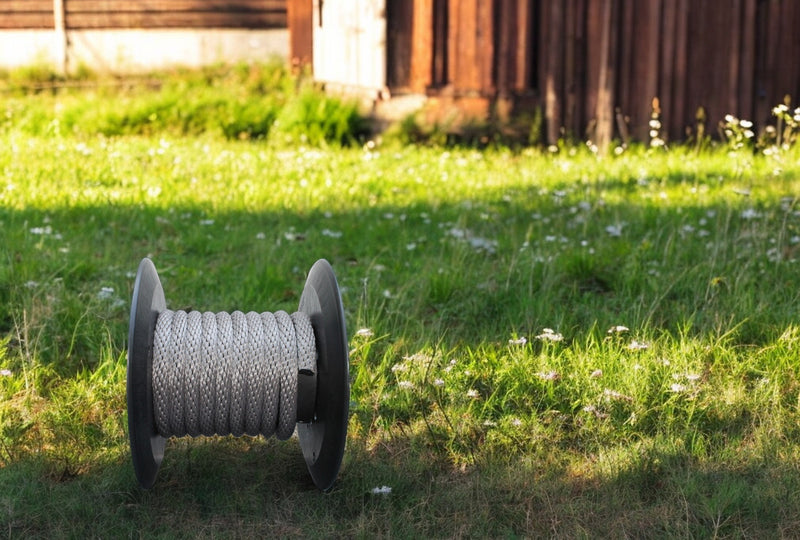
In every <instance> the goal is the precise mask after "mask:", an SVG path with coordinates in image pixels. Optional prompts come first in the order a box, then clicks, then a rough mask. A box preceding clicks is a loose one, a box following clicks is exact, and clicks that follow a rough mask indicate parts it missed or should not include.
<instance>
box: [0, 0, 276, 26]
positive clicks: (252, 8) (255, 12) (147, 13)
mask: <svg viewBox="0 0 800 540" xmlns="http://www.w3.org/2000/svg"><path fill="white" fill-rule="evenodd" d="M59 10H62V13H58V11H59ZM62 20H63V25H64V29H66V30H89V29H123V28H259V29H267V28H286V25H287V21H286V0H235V1H223V0H135V1H130V0H60V1H56V2H54V0H2V1H0V30H2V29H6V30H7V29H53V28H54V27H56V26H57V21H62Z"/></svg>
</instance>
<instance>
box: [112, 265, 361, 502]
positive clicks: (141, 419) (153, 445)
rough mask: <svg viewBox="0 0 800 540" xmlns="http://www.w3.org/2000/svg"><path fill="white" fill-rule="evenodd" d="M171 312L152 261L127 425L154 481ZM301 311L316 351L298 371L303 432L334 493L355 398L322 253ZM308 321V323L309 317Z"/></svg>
mask: <svg viewBox="0 0 800 540" xmlns="http://www.w3.org/2000/svg"><path fill="white" fill-rule="evenodd" d="M164 311H166V301H165V299H164V291H163V288H162V286H161V282H160V280H159V278H158V273H157V272H156V269H155V266H154V265H153V263H152V261H150V259H143V260H142V262H141V263H140V265H139V271H138V273H137V275H136V282H135V284H134V291H133V301H132V303H131V317H130V327H129V334H128V373H127V394H128V395H127V398H128V431H129V435H130V445H131V457H132V460H133V467H134V471H135V473H136V478H137V480H138V481H139V484H140V485H141V486H142V487H143V488H150V487H152V485H153V483H154V482H155V478H156V475H157V473H158V469H159V467H160V465H161V461H162V459H163V455H164V446H165V442H166V437H165V436H163V435H162V434H160V433H159V431H158V429H157V426H156V422H155V417H154V405H153V384H154V382H153V350H154V336H155V334H156V323H157V321H158V317H159V315H160V314H161V313H162V312H164ZM298 311H300V312H302V313H304V314H305V315H307V316H308V319H309V320H310V321H311V325H312V328H313V334H314V346H315V348H316V353H317V361H316V366H315V367H316V369H315V370H303V369H300V370H299V372H298V376H297V413H296V419H297V425H296V428H297V433H298V437H299V439H300V447H301V449H302V452H303V457H304V459H305V461H306V466H307V467H308V471H309V473H310V474H311V478H312V480H313V481H314V484H315V485H316V486H317V487H318V488H319V489H321V490H323V491H328V490H329V489H330V488H331V487H332V486H333V484H334V482H335V481H336V477H337V476H338V473H339V468H340V467H341V462H342V458H343V456H344V448H345V442H346V438H347V421H348V414H349V403H350V384H349V361H348V352H347V332H346V329H345V320H344V310H343V307H342V301H341V296H340V294H339V287H338V284H337V282H336V277H335V275H334V273H333V269H332V268H331V266H330V264H329V263H328V262H327V261H325V260H324V259H320V260H319V261H317V262H316V263H315V264H314V265H313V266H312V268H311V270H310V271H309V274H308V278H307V279H306V284H305V287H304V289H303V293H302V295H301V298H300V305H299V308H298ZM306 324H307V323H306Z"/></svg>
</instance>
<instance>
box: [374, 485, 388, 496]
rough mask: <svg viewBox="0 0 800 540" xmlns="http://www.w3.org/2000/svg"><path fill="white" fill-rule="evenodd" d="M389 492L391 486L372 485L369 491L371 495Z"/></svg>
mask: <svg viewBox="0 0 800 540" xmlns="http://www.w3.org/2000/svg"><path fill="white" fill-rule="evenodd" d="M391 492H392V488H390V487H389V486H379V487H374V488H372V490H371V491H370V493H372V494H373V495H388V494H390V493H391Z"/></svg>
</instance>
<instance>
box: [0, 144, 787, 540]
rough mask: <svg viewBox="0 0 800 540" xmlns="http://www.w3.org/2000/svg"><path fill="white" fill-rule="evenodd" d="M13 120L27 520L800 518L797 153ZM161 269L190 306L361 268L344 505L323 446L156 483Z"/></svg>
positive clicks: (747, 525) (347, 287)
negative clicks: (320, 268)
mask: <svg viewBox="0 0 800 540" xmlns="http://www.w3.org/2000/svg"><path fill="white" fill-rule="evenodd" d="M0 137H1V138H2V139H1V140H0V143H1V144H0V168H1V170H2V177H1V178H0V204H1V206H0V228H1V230H2V232H3V238H4V242H3V244H2V246H0V339H2V342H3V344H4V345H3V347H2V348H0V351H2V352H0V369H3V370H7V372H8V373H7V374H4V375H2V376H0V392H2V394H1V395H2V402H0V429H1V430H2V431H0V465H1V466H2V468H1V469H0V493H2V495H0V525H2V526H1V527H0V529H1V530H3V531H4V532H6V531H7V532H8V534H9V535H10V536H22V535H28V534H32V535H47V536H73V535H74V536H83V535H96V536H127V535H133V534H136V535H140V534H141V535H146V536H151V535H152V536H159V535H160V536H169V537H173V536H193V537H196V536H255V535H270V536H275V535H279V536H312V537H329V536H374V535H376V534H380V535H386V536H412V535H416V536H433V537H442V536H515V535H520V536H567V537H574V536H584V535H586V536H624V535H630V536H636V537H640V536H643V537H649V536H699V537H713V536H737V535H747V536H764V535H766V536H780V535H783V536H794V535H797V534H800V531H799V530H798V528H800V523H799V522H798V519H797V516H798V515H800V507H798V504H799V503H798V500H799V499H798V497H797V494H798V487H799V486H798V480H797V479H798V478H800V476H799V475H798V474H797V473H798V470H797V469H798V465H797V464H798V463H800V460H798V457H800V456H798V448H799V447H798V443H797V441H798V440H800V439H798V436H800V433H799V431H800V427H798V426H800V421H799V420H800V418H799V416H800V414H799V413H800V410H798V407H800V364H798V359H797V349H798V346H799V345H800V327H798V324H797V305H798V294H800V293H799V292H798V291H800V286H799V285H800V273H799V272H798V271H797V264H798V263H797V253H798V251H797V250H798V245H800V215H799V214H798V210H800V209H798V206H797V204H798V201H797V198H796V194H797V193H800V185H798V172H800V157H798V155H797V153H796V151H787V152H781V153H778V154H775V155H772V156H755V157H754V156H752V155H750V154H746V153H738V154H731V155H729V154H725V153H721V152H720V153H710V154H702V155H697V154H695V153H692V152H689V151H686V150H681V149H677V150H673V151H671V152H670V153H654V152H645V151H641V150H633V151H629V152H628V153H627V154H624V155H623V156H620V157H616V158H607V159H598V158H597V157H595V156H593V155H590V154H588V153H587V154H583V153H581V152H577V153H576V154H575V155H572V156H570V155H567V153H566V152H564V153H563V154H557V155H549V154H548V155H544V154H541V153H539V152H537V151H525V152H510V151H506V150H494V151H487V152H476V151H472V150H455V149H454V150H448V151H444V150H441V149H423V148H410V147H381V146H377V147H376V146H371V145H370V146H367V147H365V148H350V149H340V150H331V149H320V148H312V147H299V146H298V147H286V146H280V145H275V144H270V143H269V141H267V142H258V143H252V142H235V141H226V140H224V138H222V137H219V138H213V137H207V136H203V137H187V138H178V137H170V136H164V137H163V138H159V139H156V138H148V137H133V136H125V137H118V138H107V137H97V136H87V135H85V134H79V135H77V136H76V135H68V136H67V135H64V134H62V135H60V136H53V137H50V136H38V135H37V136H34V135H31V134H30V133H29V132H28V131H26V130H25V129H20V130H16V129H14V128H9V129H8V130H7V131H6V132H4V133H3V134H2V136H0ZM273 142H274V141H273ZM146 255H147V256H150V257H152V258H153V260H154V261H155V263H156V266H157V267H158V270H159V273H160V275H161V277H162V281H163V284H164V288H165V291H166V296H167V300H168V303H169V307H170V308H172V309H190V308H191V309H202V310H212V311H219V310H224V311H232V310H234V309H243V310H247V309H255V310H269V311H276V310H277V309H285V310H288V311H293V310H294V309H296V305H297V302H298V299H299V294H300V291H301V289H302V284H303V282H304V280H305V272H306V271H307V270H308V268H310V266H311V264H312V263H313V261H314V260H315V259H316V258H319V257H325V258H328V259H329V260H330V261H331V262H332V263H333V266H334V269H335V271H336V273H337V277H338V279H339V283H340V285H341V287H342V294H343V299H344V303H345V308H346V317H347V325H348V329H349V331H350V332H349V334H350V346H351V377H352V385H353V386H352V406H351V410H352V415H351V423H350V437H349V444H348V451H347V454H346V458H345V465H344V468H343V471H342V474H341V478H340V481H339V482H338V483H337V486H336V488H335V489H334V491H333V492H332V493H331V494H328V495H322V494H320V493H318V492H316V491H315V490H314V489H313V487H312V485H311V483H310V480H309V479H308V478H307V475H306V473H305V471H304V470H303V469H304V465H303V462H302V457H301V453H300V451H299V448H298V447H297V444H296V442H295V441H290V442H287V443H277V442H276V441H272V440H270V441H262V440H253V439H247V438H245V439H240V440H232V439H224V438H222V439H209V440H179V441H173V442H171V443H170V445H169V447H168V449H167V453H166V457H165V461H164V465H163V468H162V471H161V473H160V475H159V478H158V480H157V483H156V486H155V488H154V489H153V490H152V491H150V492H143V491H141V490H139V489H138V488H137V487H135V480H134V478H133V473H132V469H131V466H130V463H129V454H128V449H127V437H126V433H125V429H126V428H125V410H124V409H125V404H124V403H125V400H124V368H125V365H124V364H125V357H124V347H125V340H126V338H127V317H128V309H129V301H130V296H131V293H132V286H133V273H134V272H135V270H136V266H137V265H138V262H139V259H140V258H141V257H143V256H146ZM622 325H624V326H625V327H627V330H621V329H618V330H614V331H613V332H611V333H609V332H608V330H609V328H612V327H614V328H616V327H617V326H622ZM546 328H549V329H551V331H550V332H547V331H546V330H545V329H546ZM359 330H360V331H359ZM537 336H538V337H537ZM548 336H550V337H548ZM522 338H525V339H522ZM4 373H5V372H4ZM381 486H388V487H390V488H391V490H392V491H391V493H390V494H387V495H380V494H373V493H372V489H373V488H375V487H381Z"/></svg>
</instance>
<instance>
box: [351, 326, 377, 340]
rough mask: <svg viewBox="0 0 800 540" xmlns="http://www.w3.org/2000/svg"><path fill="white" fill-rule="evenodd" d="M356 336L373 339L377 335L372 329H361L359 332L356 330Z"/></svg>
mask: <svg viewBox="0 0 800 540" xmlns="http://www.w3.org/2000/svg"><path fill="white" fill-rule="evenodd" d="M355 335H356V336H357V337H366V338H371V337H372V336H374V335H375V333H374V332H373V331H372V329H370V328H359V329H358V330H356V333H355Z"/></svg>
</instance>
